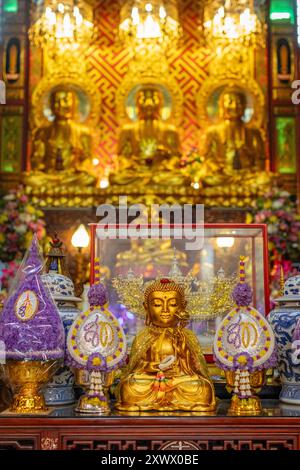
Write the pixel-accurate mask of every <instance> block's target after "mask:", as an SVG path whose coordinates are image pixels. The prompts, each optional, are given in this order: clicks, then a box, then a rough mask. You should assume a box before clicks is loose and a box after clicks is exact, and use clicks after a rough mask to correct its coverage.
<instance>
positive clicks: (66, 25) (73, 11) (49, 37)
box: [29, 0, 94, 52]
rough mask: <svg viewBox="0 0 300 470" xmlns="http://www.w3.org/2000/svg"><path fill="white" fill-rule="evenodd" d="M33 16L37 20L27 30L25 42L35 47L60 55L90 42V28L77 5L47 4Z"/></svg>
mask: <svg viewBox="0 0 300 470" xmlns="http://www.w3.org/2000/svg"><path fill="white" fill-rule="evenodd" d="M37 14H38V15H39V18H38V19H37V21H36V22H35V23H34V24H33V25H32V26H31V28H30V29H29V39H30V41H31V42H32V43H33V44H34V45H35V46H37V47H43V48H45V49H48V50H51V49H52V50H56V51H61V52H64V51H66V50H76V49H77V48H78V47H79V46H80V45H82V44H88V43H89V42H90V40H91V39H92V36H93V32H94V25H93V23H92V21H91V19H90V18H88V16H89V15H88V12H87V10H86V9H85V8H84V6H83V5H81V3H80V1H76V0H64V1H60V2H57V1H55V0H48V1H46V2H45V5H44V6H43V7H42V11H37Z"/></svg>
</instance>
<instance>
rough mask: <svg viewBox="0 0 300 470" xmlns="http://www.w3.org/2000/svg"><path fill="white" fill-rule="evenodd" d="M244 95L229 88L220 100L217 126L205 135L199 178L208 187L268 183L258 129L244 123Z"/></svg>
mask: <svg viewBox="0 0 300 470" xmlns="http://www.w3.org/2000/svg"><path fill="white" fill-rule="evenodd" d="M245 110H246V96H245V94H244V92H243V91H242V90H240V89H239V88H236V87H232V86H229V87H227V88H225V90H224V91H223V92H222V94H221V96H220V98H219V123H218V124H216V125H212V126H211V127H209V128H208V129H207V131H206V133H205V134H204V139H203V141H202V145H200V154H201V156H202V157H203V160H204V163H203V164H202V165H201V168H200V171H199V174H198V179H201V180H204V181H205V183H206V184H208V185H212V186H214V185H219V184H222V183H225V182H226V184H230V183H239V182H241V181H249V180H250V182H251V180H252V181H253V182H256V183H257V184H259V183H260V182H261V183H263V182H265V181H267V180H268V176H267V174H266V173H265V159H266V156H265V149H264V143H263V139H262V135H261V132H260V130H259V129H257V128H255V127H250V126H248V125H246V124H245V122H244V121H243V117H244V114H245Z"/></svg>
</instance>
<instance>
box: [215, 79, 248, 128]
mask: <svg viewBox="0 0 300 470" xmlns="http://www.w3.org/2000/svg"><path fill="white" fill-rule="evenodd" d="M219 106H220V108H219V110H220V115H221V117H222V118H223V119H229V120H231V121H237V120H239V121H240V120H241V119H242V117H243V116H244V113H245V109H246V106H247V102H246V96H245V94H244V93H243V91H242V90H240V89H238V88H235V87H228V88H225V90H224V91H223V92H222V94H221V96H220V100H219Z"/></svg>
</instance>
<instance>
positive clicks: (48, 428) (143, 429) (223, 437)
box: [0, 399, 300, 451]
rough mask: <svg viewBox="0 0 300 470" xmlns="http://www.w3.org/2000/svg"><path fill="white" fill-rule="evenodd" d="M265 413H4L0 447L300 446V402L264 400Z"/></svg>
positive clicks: (223, 405)
mask: <svg viewBox="0 0 300 470" xmlns="http://www.w3.org/2000/svg"><path fill="white" fill-rule="evenodd" d="M262 404H263V409H264V413H263V415H262V416H256V417H255V416H249V417H246V416H240V417H237V416H228V408H229V400H221V402H220V403H219V406H218V409H217V412H216V413H214V414H212V415H210V416H201V415H199V413H195V414H192V413H180V412H177V413H174V412H173V413H169V415H166V413H163V414H161V415H160V414H159V413H157V412H152V413H143V415H140V416H137V415H136V414H135V415H132V416H130V415H129V414H128V413H127V414H126V415H124V416H120V415H117V414H111V415H109V416H97V417H95V416H88V415H79V414H78V413H76V412H75V411H74V407H60V408H55V409H53V411H52V412H51V414H50V415H49V416H15V415H7V414H5V412H4V413H3V412H2V413H1V414H0V450H2V449H3V450H4V449H8V450H25V449H28V450H30V449H42V450H64V449H66V450H120V451H125V450H133V451H134V450H164V449H169V450H175V449H179V450H187V451H190V450H230V449H232V450H300V406H299V407H297V406H295V405H293V406H292V405H285V404H283V403H279V402H278V400H274V399H264V400H262Z"/></svg>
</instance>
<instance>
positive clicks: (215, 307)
mask: <svg viewBox="0 0 300 470" xmlns="http://www.w3.org/2000/svg"><path fill="white" fill-rule="evenodd" d="M165 277H167V278H168V279H170V280H172V281H175V282H177V283H178V284H180V285H181V286H182V287H183V288H184V292H185V298H186V300H187V308H186V312H187V313H188V314H189V316H190V319H191V320H195V321H197V320H198V321H199V320H208V319H210V318H215V317H219V316H223V315H225V314H226V313H227V312H228V311H229V310H230V309H231V308H232V307H233V306H234V301H233V300H232V297H231V293H232V290H233V288H234V286H235V284H236V282H237V278H236V274H233V275H231V276H229V277H226V276H225V272H224V270H223V269H222V268H221V269H220V270H219V271H218V272H217V274H216V275H215V276H212V277H210V278H208V279H207V280H199V279H197V278H195V277H193V276H192V274H191V273H190V272H189V273H188V274H187V275H186V276H184V274H183V273H182V272H181V270H180V268H179V264H178V260H177V257H176V251H175V253H174V257H173V261H172V265H171V269H170V271H169V274H168V275H167V276H165V275H161V276H157V279H161V278H165ZM152 281H153V280H150V281H145V280H144V278H143V276H142V275H136V274H135V273H134V271H132V269H129V271H128V273H127V275H125V276H123V275H120V276H118V277H116V278H114V279H113V280H112V284H113V287H114V288H115V290H116V291H117V293H118V295H119V298H120V301H121V302H122V303H123V304H124V305H125V306H126V307H127V308H128V309H129V310H130V311H131V312H132V313H134V314H135V315H137V316H138V317H140V318H144V317H145V310H144V306H143V299H144V292H145V290H146V288H147V286H148V285H149V284H150V283H151V282H152Z"/></svg>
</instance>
